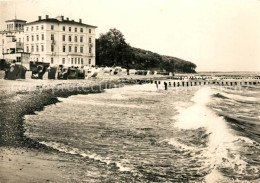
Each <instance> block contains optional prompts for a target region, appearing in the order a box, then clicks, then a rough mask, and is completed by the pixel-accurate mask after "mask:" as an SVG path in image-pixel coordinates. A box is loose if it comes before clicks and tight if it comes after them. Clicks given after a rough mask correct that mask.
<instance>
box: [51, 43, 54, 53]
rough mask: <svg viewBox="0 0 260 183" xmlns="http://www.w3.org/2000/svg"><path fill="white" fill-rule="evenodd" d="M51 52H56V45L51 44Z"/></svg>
mask: <svg viewBox="0 0 260 183" xmlns="http://www.w3.org/2000/svg"><path fill="white" fill-rule="evenodd" d="M51 52H54V45H53V44H52V45H51Z"/></svg>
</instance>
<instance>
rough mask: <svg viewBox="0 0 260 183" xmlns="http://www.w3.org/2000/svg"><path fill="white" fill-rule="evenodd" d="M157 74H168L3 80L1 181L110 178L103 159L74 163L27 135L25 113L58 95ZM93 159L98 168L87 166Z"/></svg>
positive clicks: (85, 92) (50, 101)
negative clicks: (79, 169)
mask: <svg viewBox="0 0 260 183" xmlns="http://www.w3.org/2000/svg"><path fill="white" fill-rule="evenodd" d="M155 77H156V78H158V79H165V78H166V77H165V76H153V77H151V76H124V77H114V76H111V77H102V78H89V79H86V80H31V79H30V80H20V81H9V80H1V81H0V84H1V87H0V90H1V95H0V98H1V100H0V106H1V107H0V109H1V110H0V122H1V123H0V127H1V128H0V182H1V183H4V182H74V181H75V180H82V182H84V178H85V177H88V178H87V179H86V180H88V182H89V181H90V180H91V181H90V182H99V181H100V180H102V182H109V181H111V180H107V178H106V180H105V179H104V180H103V179H102V175H105V174H106V175H107V174H110V173H112V172H113V171H111V172H110V171H109V170H108V169H107V168H104V165H103V164H102V162H96V161H94V160H91V159H88V160H86V161H82V159H79V160H78V162H77V164H75V162H73V163H72V161H70V156H68V155H66V154H65V153H61V152H58V151H57V150H54V149H51V148H49V147H46V146H44V145H42V144H39V143H38V142H35V141H33V140H32V139H29V138H28V137H26V136H24V132H25V129H24V127H23V123H24V122H23V116H24V115H27V114H34V112H35V111H40V110H43V109H44V106H46V105H51V104H55V103H57V102H59V101H58V99H57V97H68V96H71V95H76V94H89V93H97V92H102V90H103V89H106V88H114V87H121V86H123V85H125V84H135V83H140V82H143V81H145V80H147V81H148V80H150V79H152V78H155ZM74 158H75V157H74ZM74 161H75V160H74ZM93 163H94V164H96V167H97V169H96V170H91V169H88V164H93ZM75 166H82V167H83V169H85V170H86V172H75V171H76V170H74V167H75ZM92 167H93V165H92ZM110 168H111V169H114V168H117V167H116V166H114V167H113V166H112V167H110ZM91 177H92V178H91ZM100 177H101V178H100ZM106 177H109V176H106ZM112 177H115V176H112ZM124 177H125V179H126V180H125V181H138V179H133V177H134V176H130V177H131V178H129V179H128V177H129V176H124ZM97 178H98V179H97ZM113 181H115V182H117V181H120V180H113ZM121 181H122V180H121Z"/></svg>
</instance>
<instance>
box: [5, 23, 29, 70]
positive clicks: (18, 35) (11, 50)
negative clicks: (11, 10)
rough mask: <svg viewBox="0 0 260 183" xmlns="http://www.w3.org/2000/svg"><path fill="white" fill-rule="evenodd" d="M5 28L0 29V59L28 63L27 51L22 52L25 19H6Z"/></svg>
mask: <svg viewBox="0 0 260 183" xmlns="http://www.w3.org/2000/svg"><path fill="white" fill-rule="evenodd" d="M5 24H6V29H5V30H3V31H0V41H1V42H0V50H1V54H0V59H6V60H7V61H10V62H16V63H22V62H23V64H25V65H28V64H29V53H26V52H24V32H23V30H24V25H25V24H26V21H25V20H18V19H13V20H7V21H5Z"/></svg>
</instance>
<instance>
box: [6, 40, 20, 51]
mask: <svg viewBox="0 0 260 183" xmlns="http://www.w3.org/2000/svg"><path fill="white" fill-rule="evenodd" d="M11 48H14V49H17V50H23V49H24V44H23V43H22V42H8V43H7V44H6V49H11Z"/></svg>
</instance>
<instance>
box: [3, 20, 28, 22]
mask: <svg viewBox="0 0 260 183" xmlns="http://www.w3.org/2000/svg"><path fill="white" fill-rule="evenodd" d="M5 22H26V21H25V20H19V19H12V20H6V21H5Z"/></svg>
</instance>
